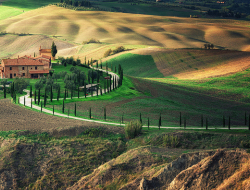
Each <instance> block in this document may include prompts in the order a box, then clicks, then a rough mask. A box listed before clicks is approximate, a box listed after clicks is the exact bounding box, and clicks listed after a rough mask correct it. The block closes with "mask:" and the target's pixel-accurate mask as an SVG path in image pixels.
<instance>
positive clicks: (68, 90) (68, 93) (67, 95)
mask: <svg viewBox="0 0 250 190" xmlns="http://www.w3.org/2000/svg"><path fill="white" fill-rule="evenodd" d="M66 92H67V98H68V97H69V89H67V90H66Z"/></svg>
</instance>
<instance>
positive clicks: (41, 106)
mask: <svg viewBox="0 0 250 190" xmlns="http://www.w3.org/2000/svg"><path fill="white" fill-rule="evenodd" d="M42 111H43V102H42V101H41V112H42Z"/></svg>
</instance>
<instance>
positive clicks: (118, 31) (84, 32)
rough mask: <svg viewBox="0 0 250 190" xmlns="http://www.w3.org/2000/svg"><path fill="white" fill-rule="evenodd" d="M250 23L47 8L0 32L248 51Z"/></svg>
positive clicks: (3, 25) (17, 19) (10, 23)
mask: <svg viewBox="0 0 250 190" xmlns="http://www.w3.org/2000/svg"><path fill="white" fill-rule="evenodd" d="M248 26H249V23H248V22H246V21H234V20H222V19H221V20H212V19H211V20H210V19H196V18H178V17H167V16H150V15H137V14H125V13H110V12H102V11H82V12H81V11H73V10H69V9H64V8H59V7H56V6H47V7H44V8H39V9H35V10H32V11H29V12H25V13H23V14H21V15H19V16H15V17H12V18H9V19H5V20H2V21H1V22H0V31H6V32H11V33H14V32H15V33H30V34H45V35H52V36H56V37H57V38H58V39H66V40H67V41H72V42H75V43H82V42H83V41H88V40H89V39H90V38H95V39H97V40H99V41H101V42H103V43H111V44H117V43H122V44H131V45H148V46H161V47H166V48H200V47H203V45H204V43H213V44H214V45H215V47H220V48H228V49H236V50H248V49H249V48H250V46H249V40H250V32H249V29H248Z"/></svg>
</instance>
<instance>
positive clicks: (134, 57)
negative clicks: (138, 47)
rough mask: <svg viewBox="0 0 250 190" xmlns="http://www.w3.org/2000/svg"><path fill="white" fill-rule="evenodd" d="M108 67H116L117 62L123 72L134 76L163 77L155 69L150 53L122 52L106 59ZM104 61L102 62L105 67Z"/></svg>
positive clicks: (113, 68)
mask: <svg viewBox="0 0 250 190" xmlns="http://www.w3.org/2000/svg"><path fill="white" fill-rule="evenodd" d="M107 63H108V67H109V68H112V70H115V67H116V69H118V66H119V64H120V65H121V67H122V68H123V70H124V74H126V75H129V76H134V77H152V78H154V77H157V78H160V77H164V76H163V74H162V73H161V72H160V71H159V70H158V69H157V67H156V65H155V62H154V60H153V58H152V56H151V55H138V54H132V53H126V54H122V55H120V56H118V57H115V58H112V59H109V60H108V61H107ZM105 64H106V63H103V67H105Z"/></svg>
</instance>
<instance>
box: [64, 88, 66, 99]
mask: <svg viewBox="0 0 250 190" xmlns="http://www.w3.org/2000/svg"><path fill="white" fill-rule="evenodd" d="M66 96H67V92H66V88H65V89H64V100H66Z"/></svg>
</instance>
